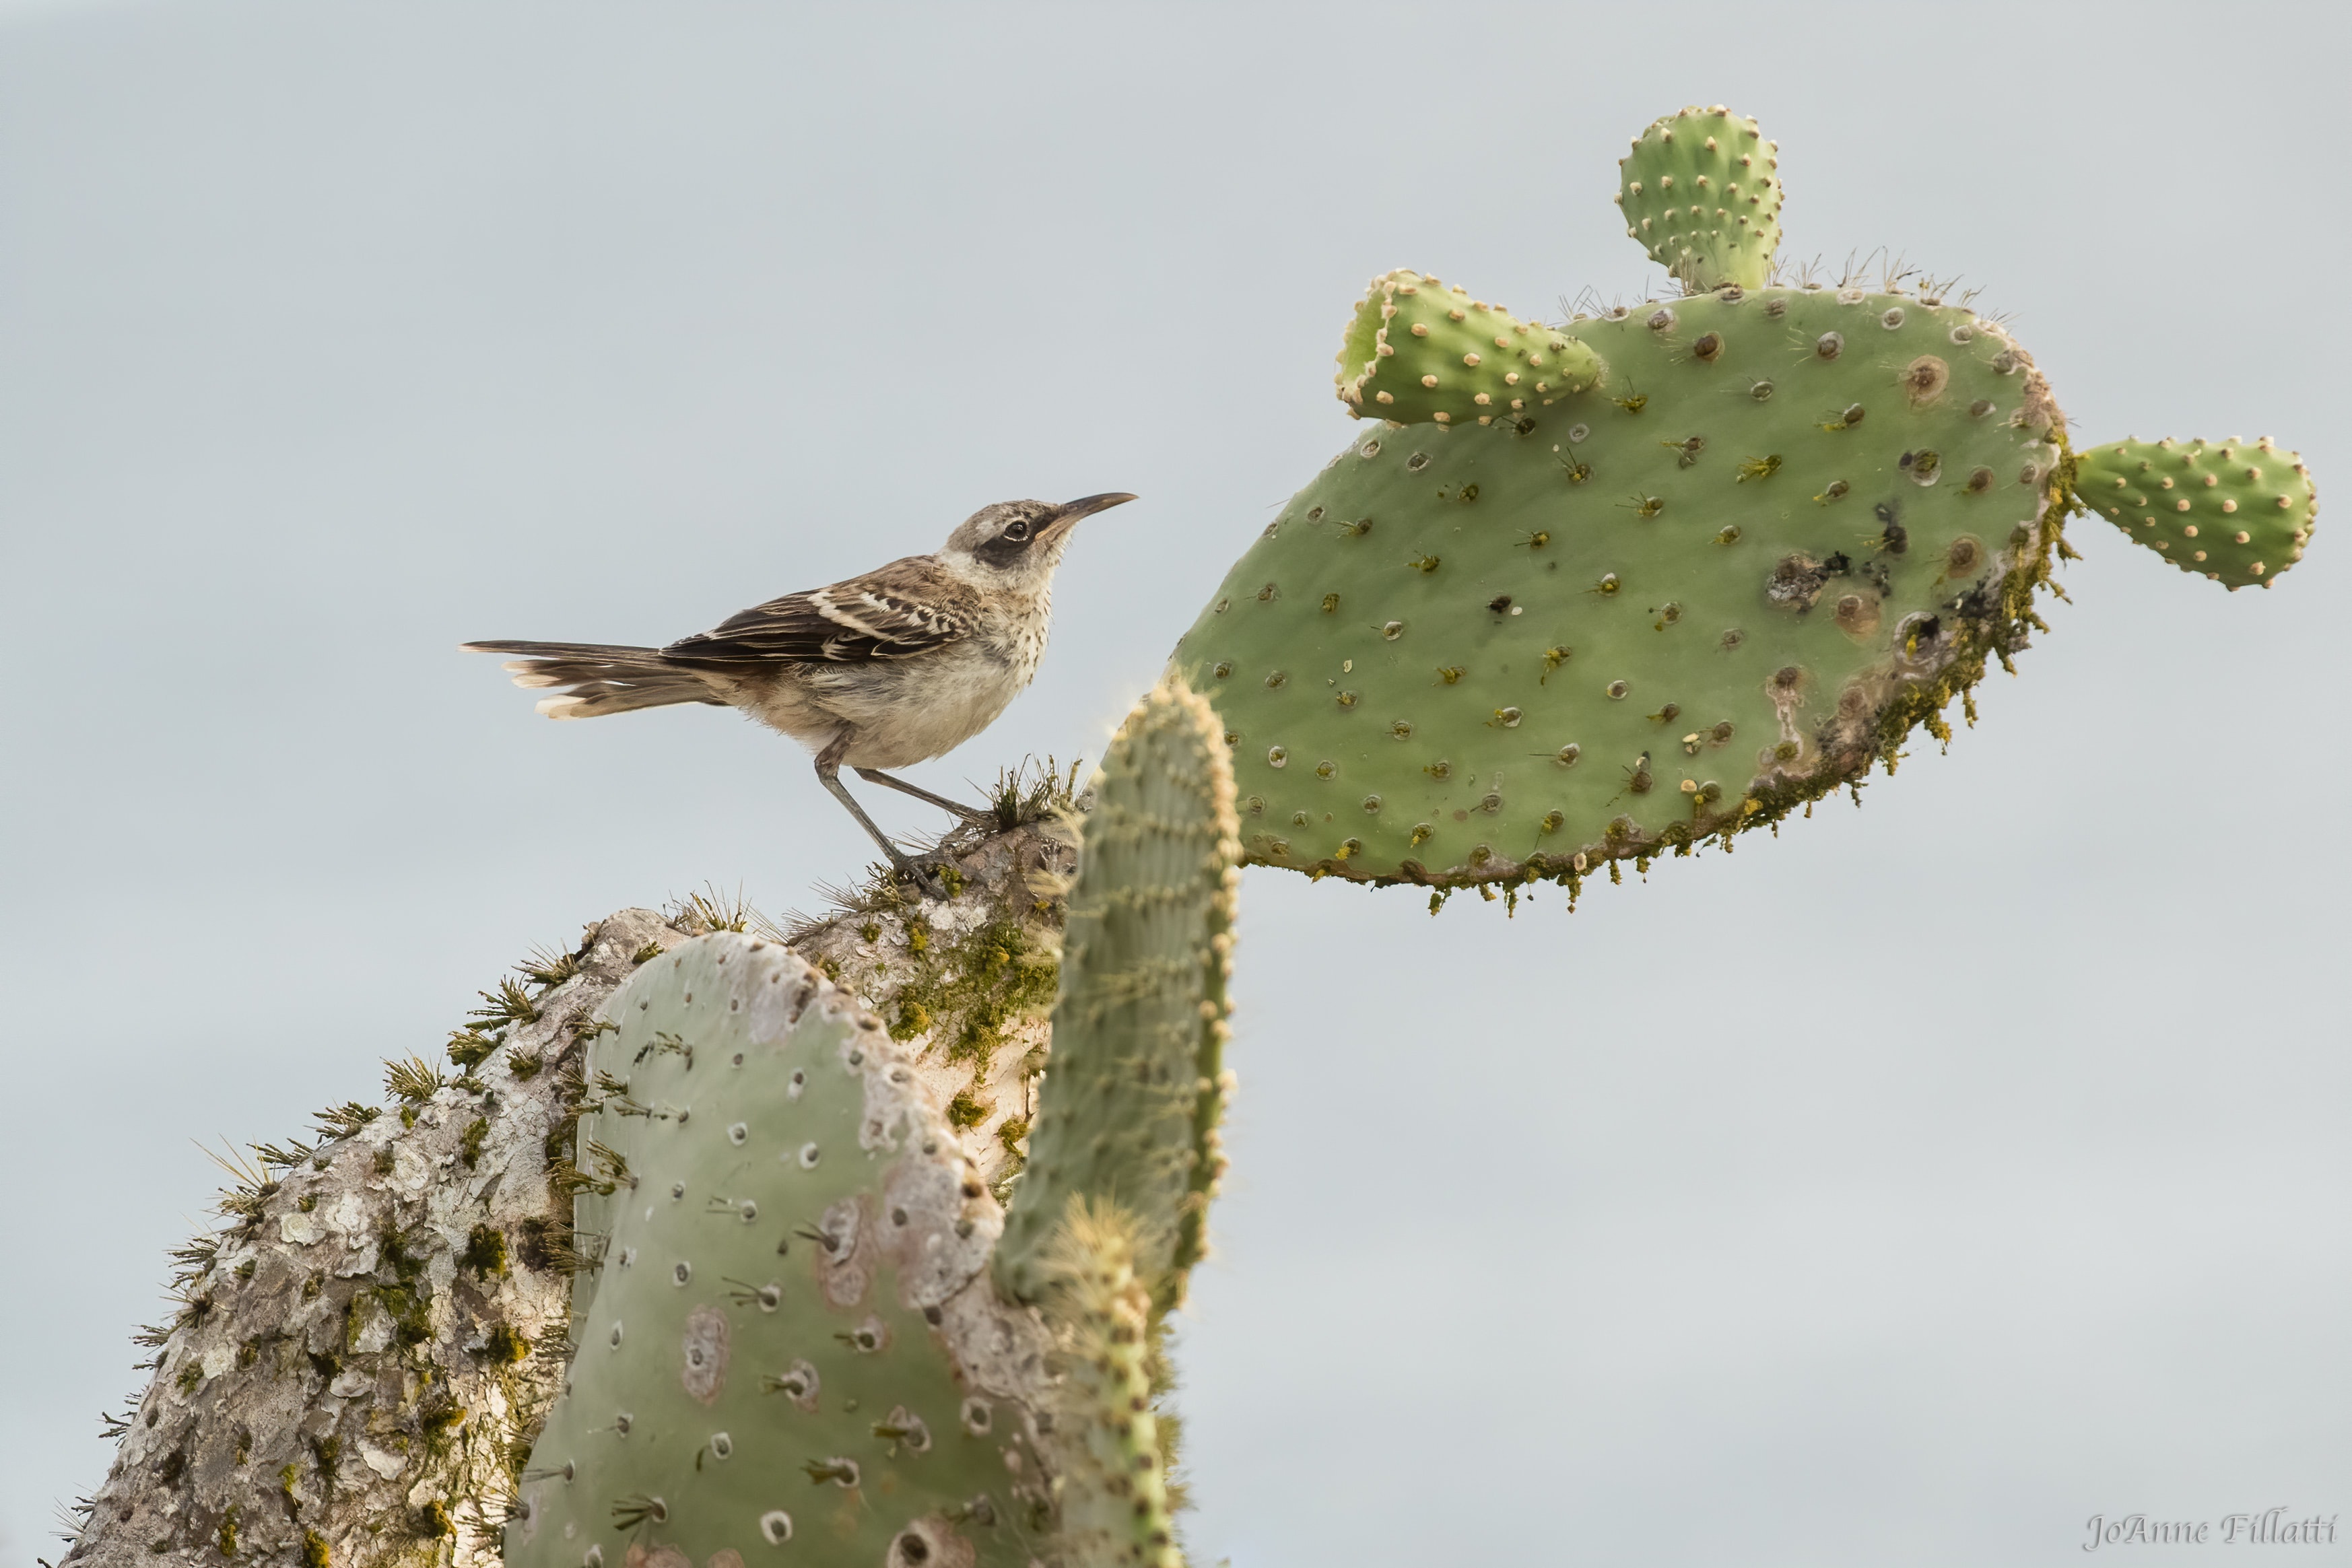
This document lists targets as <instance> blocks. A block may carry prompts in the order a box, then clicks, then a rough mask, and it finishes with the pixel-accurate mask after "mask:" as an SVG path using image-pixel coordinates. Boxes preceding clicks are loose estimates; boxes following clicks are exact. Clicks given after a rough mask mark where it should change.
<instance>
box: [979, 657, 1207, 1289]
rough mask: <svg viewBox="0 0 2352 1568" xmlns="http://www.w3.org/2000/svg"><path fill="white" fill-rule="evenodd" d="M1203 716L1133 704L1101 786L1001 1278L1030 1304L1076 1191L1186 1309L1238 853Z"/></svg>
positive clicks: (1158, 703) (1197, 1237) (1195, 709)
mask: <svg viewBox="0 0 2352 1568" xmlns="http://www.w3.org/2000/svg"><path fill="white" fill-rule="evenodd" d="M1221 728H1222V727H1221V726H1220V725H1219V724H1218V721H1217V716H1216V715H1215V713H1214V712H1213V711H1212V709H1211V708H1210V706H1209V705H1208V704H1207V703H1206V702H1205V701H1203V700H1202V698H1201V697H1199V696H1198V695H1194V694H1193V693H1192V692H1190V691H1187V690H1185V689H1184V687H1183V686H1182V685H1181V683H1170V684H1163V685H1161V686H1160V688H1159V689H1158V690H1156V691H1154V692H1152V693H1151V694H1150V695H1149V696H1147V697H1145V698H1144V699H1143V701H1142V702H1140V703H1138V704H1137V705H1136V706H1135V710H1134V711H1133V712H1132V713H1130V714H1129V715H1128V717H1127V722H1126V723H1125V724H1124V725H1123V726H1121V727H1120V728H1119V732H1118V735H1117V736H1115V737H1112V740H1111V744H1110V747H1109V749H1108V752H1107V754H1106V755H1105V756H1104V758H1103V766H1102V772H1101V774H1100V775H1099V776H1098V778H1097V780H1096V783H1095V807H1094V810H1092V811H1091V812H1090V813H1088V815H1087V826H1086V847H1085V850H1084V852H1083V854H1082V857H1081V859H1080V861H1079V862H1078V879H1077V884H1076V886H1075V887H1073V888H1072V889H1071V890H1070V905H1069V908H1070V913H1069V924H1068V926H1067V935H1066V936H1065V938H1064V944H1063V950H1062V992H1061V996H1060V998H1058V999H1057V1000H1056V1001H1055V1005H1054V1059H1053V1065H1052V1067H1051V1069H1050V1070H1049V1071H1047V1072H1046V1074H1045V1083H1044V1085H1043V1086H1042V1088H1041V1089H1040V1090H1039V1092H1038V1099H1037V1107H1038V1109H1037V1126H1036V1130H1035V1131H1034V1132H1033V1133H1032V1134H1030V1136H1029V1164H1028V1166H1027V1167H1026V1168H1025V1169H1024V1171H1023V1173H1022V1176H1021V1182H1020V1185H1019V1186H1017V1187H1016V1188H1015V1189H1014V1192H1013V1207H1012V1210H1011V1212H1010V1214H1009V1215H1008V1216H1007V1217H1006V1219H1005V1224H1004V1238H1003V1242H1002V1243H1001V1244H1000V1245H999V1247H998V1248H997V1253H996V1278H997V1281H998V1283H999V1284H1000V1285H1001V1286H1003V1289H1004V1291H1006V1293H1008V1294H1010V1295H1013V1296H1015V1297H1017V1298H1019V1299H1021V1300H1024V1301H1034V1300H1035V1299H1037V1297H1038V1296H1039V1294H1040V1293H1041V1292H1042V1291H1043V1290H1044V1288H1045V1285H1046V1284H1047V1282H1048V1281H1050V1279H1051V1277H1052V1269H1051V1265H1050V1256H1049V1255H1050V1252H1051V1249H1052V1248H1053V1246H1054V1241H1055V1236H1056V1234H1057V1233H1058V1231H1059V1229H1060V1228H1061V1226H1062V1224H1063V1221H1064V1219H1065V1218H1066V1215H1067V1214H1068V1212H1069V1208H1070V1203H1071V1200H1072V1199H1073V1198H1074V1197H1087V1198H1091V1199H1095V1200H1097V1201H1103V1202H1109V1203H1115V1204H1117V1205H1118V1206H1119V1207H1120V1208H1122V1209H1123V1210H1124V1211H1126V1212H1127V1213H1128V1214H1129V1215H1131V1216H1132V1217H1133V1218H1134V1220H1135V1222H1136V1224H1137V1228H1138V1230H1137V1241H1136V1272H1137V1273H1138V1274H1139V1276H1140V1277H1141V1278H1142V1279H1143V1280H1144V1281H1146V1284H1147V1287H1148V1289H1149V1290H1150V1293H1151V1297H1152V1300H1153V1301H1154V1303H1155V1305H1156V1306H1157V1308H1158V1309H1159V1310H1160V1311H1163V1312H1164V1311H1166V1310H1167V1309H1168V1308H1169V1307H1171V1306H1172V1305H1174V1304H1175V1303H1176V1302H1177V1301H1181V1298H1182V1295H1183V1291H1184V1280H1185V1274H1186V1270H1190V1269H1191V1268H1192V1264H1193V1263H1194V1262H1196V1261H1197V1260H1199V1259H1200V1257H1201V1255H1202V1250H1203V1248H1204V1245H1205V1239H1204V1235H1203V1224H1204V1219H1205V1217H1206V1213H1207V1209H1208V1205H1209V1199H1210V1198H1211V1197H1212V1196H1213V1194H1214V1192H1215V1190H1216V1183H1217V1179H1218V1177H1219V1176H1222V1175H1223V1171H1224V1155H1223V1153H1222V1151H1221V1149H1220V1147H1219V1144H1218V1135H1217V1122H1218V1119H1219V1118H1220V1116H1221V1115H1222V1114H1223V1108H1224V1098H1225V1090H1226V1083H1225V1073H1224V1070H1223V1052H1224V1042H1225V1040H1226V1038H1227V1035H1228V1033H1229V1026H1228V1025H1227V1024H1226V1022H1225V1015H1226V1013H1227V1011H1228V1010H1229V1008H1230V1004H1229V1003H1228V1001H1227V1000H1226V996H1225V978H1226V966H1227V962H1228V959H1229V956H1230V955H1231V953H1232V950H1233V938H1232V935H1231V933H1232V928H1233V911H1234V890H1235V887H1236V886H1237V884H1238V883H1239V881H1240V874H1241V873H1239V871H1238V870H1236V869H1235V864H1236V862H1237V861H1238V859H1239V857H1240V852H1241V845H1240V843H1239V841H1238V840H1237V837H1236V831H1235V822H1234V784H1233V770H1232V768H1231V766H1230V764H1229V763H1228V760H1227V758H1226V753H1225V747H1224V745H1223V741H1222V739H1221V738H1220V736H1221Z"/></svg>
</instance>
